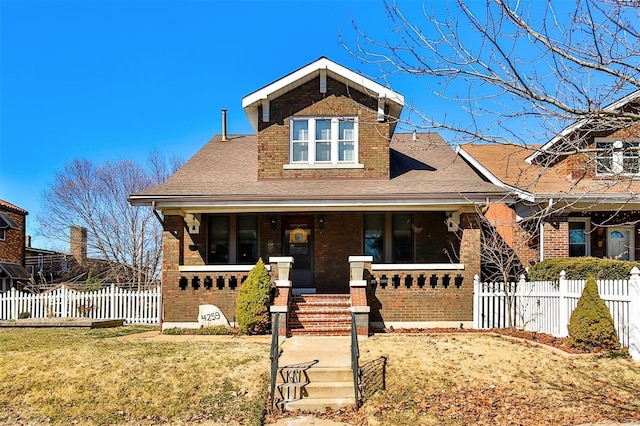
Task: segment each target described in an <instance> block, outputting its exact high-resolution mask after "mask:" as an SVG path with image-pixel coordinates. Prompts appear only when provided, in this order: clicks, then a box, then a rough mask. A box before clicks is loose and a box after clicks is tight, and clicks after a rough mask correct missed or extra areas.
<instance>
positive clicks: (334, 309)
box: [289, 303, 351, 315]
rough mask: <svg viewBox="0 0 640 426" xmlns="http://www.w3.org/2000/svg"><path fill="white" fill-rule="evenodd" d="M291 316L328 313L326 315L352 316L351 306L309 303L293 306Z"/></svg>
mask: <svg viewBox="0 0 640 426" xmlns="http://www.w3.org/2000/svg"><path fill="white" fill-rule="evenodd" d="M289 312H290V313H291V314H299V313H326V314H338V315H341V314H346V315H350V314H351V306H335V305H319V304H315V305H309V304H307V303H300V304H298V305H292V306H291V309H290V310H289Z"/></svg>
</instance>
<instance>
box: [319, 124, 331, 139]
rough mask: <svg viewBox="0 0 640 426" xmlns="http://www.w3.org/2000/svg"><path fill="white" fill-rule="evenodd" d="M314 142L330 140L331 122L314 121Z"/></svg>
mask: <svg viewBox="0 0 640 426" xmlns="http://www.w3.org/2000/svg"><path fill="white" fill-rule="evenodd" d="M316 140H318V141H330V140H331V120H316Z"/></svg>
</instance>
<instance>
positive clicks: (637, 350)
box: [629, 266, 640, 361]
mask: <svg viewBox="0 0 640 426" xmlns="http://www.w3.org/2000/svg"><path fill="white" fill-rule="evenodd" d="M629 355H631V358H633V359H634V360H636V361H638V360H640V269H638V268H637V267H635V266H634V267H633V269H631V277H630V278H629Z"/></svg>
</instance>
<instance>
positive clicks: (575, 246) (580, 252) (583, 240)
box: [569, 220, 589, 257]
mask: <svg viewBox="0 0 640 426" xmlns="http://www.w3.org/2000/svg"><path fill="white" fill-rule="evenodd" d="M588 232H589V229H588V224H587V221H583V220H581V221H571V222H569V257H579V256H587V255H588V254H589V245H588V240H589V238H588V237H589V234H588Z"/></svg>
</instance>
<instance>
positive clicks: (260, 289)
mask: <svg viewBox="0 0 640 426" xmlns="http://www.w3.org/2000/svg"><path fill="white" fill-rule="evenodd" d="M270 305H271V277H270V276H269V271H267V268H266V267H265V266H264V263H263V262H262V259H258V263H256V266H254V267H253V269H251V271H250V272H249V275H248V276H247V279H246V280H245V281H244V282H243V283H242V285H241V286H240V291H239V293H238V298H237V300H236V322H237V326H238V328H239V329H240V332H242V333H246V334H265V333H267V332H268V331H269V326H270V323H271V317H270V315H269V306H270Z"/></svg>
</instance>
